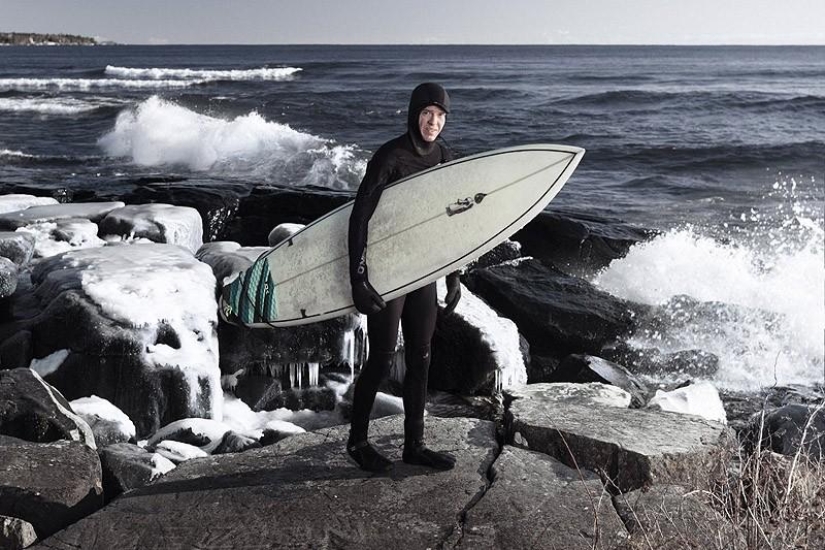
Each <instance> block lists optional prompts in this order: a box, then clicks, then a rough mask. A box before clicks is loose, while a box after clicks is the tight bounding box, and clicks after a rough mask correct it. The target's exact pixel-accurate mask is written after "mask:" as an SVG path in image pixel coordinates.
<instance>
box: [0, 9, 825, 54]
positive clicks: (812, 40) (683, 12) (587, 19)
mask: <svg viewBox="0 0 825 550" xmlns="http://www.w3.org/2000/svg"><path fill="white" fill-rule="evenodd" d="M0 31H5V32H9V31H18V32H43V33H46V32H50V33H69V34H81V35H85V36H94V37H96V38H99V39H105V40H113V41H115V42H120V43H128V44H153V43H157V44H398V43H402V44H818V45H825V0H575V1H570V0H441V1H438V2H436V1H433V0H418V1H413V0H269V1H264V0H0Z"/></svg>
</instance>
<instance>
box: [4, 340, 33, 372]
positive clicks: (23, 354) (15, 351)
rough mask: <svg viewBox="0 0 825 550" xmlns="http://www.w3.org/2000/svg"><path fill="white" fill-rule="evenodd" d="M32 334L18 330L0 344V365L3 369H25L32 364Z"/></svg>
mask: <svg viewBox="0 0 825 550" xmlns="http://www.w3.org/2000/svg"><path fill="white" fill-rule="evenodd" d="M32 359H33V357H32V333H31V332H29V331H28V330H19V331H17V332H14V333H13V335H12V336H11V337H9V338H7V339H6V340H3V343H2V344H0V365H2V367H3V368H5V369H13V368H25V365H31V362H32Z"/></svg>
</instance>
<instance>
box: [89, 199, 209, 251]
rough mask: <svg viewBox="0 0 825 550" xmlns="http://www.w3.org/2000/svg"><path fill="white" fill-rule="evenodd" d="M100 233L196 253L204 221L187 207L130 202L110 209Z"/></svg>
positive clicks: (101, 223)
mask: <svg viewBox="0 0 825 550" xmlns="http://www.w3.org/2000/svg"><path fill="white" fill-rule="evenodd" d="M100 234H101V235H104V236H106V235H117V236H121V237H124V238H138V239H148V240H150V241H152V242H156V243H167V244H177V245H180V246H182V247H184V248H186V249H187V250H189V251H190V252H191V253H192V254H194V253H195V252H197V251H198V249H199V248H200V247H201V245H203V220H201V215H200V214H199V213H198V211H197V210H195V209H194V208H190V207H188V206H173V205H171V204H130V205H128V206H124V207H123V208H118V209H117V210H113V211H111V212H109V213H108V214H107V215H106V217H105V218H103V219H102V220H101V221H100Z"/></svg>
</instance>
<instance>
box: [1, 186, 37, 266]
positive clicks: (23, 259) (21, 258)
mask: <svg viewBox="0 0 825 550" xmlns="http://www.w3.org/2000/svg"><path fill="white" fill-rule="evenodd" d="M2 198H3V197H2V196H0V199H2ZM34 243H35V239H34V235H31V234H29V233H23V232H20V231H0V257H3V258H8V259H9V260H11V261H12V262H14V263H15V264H17V265H21V266H22V265H27V264H28V263H29V262H30V261H31V259H32V255H33V254H34Z"/></svg>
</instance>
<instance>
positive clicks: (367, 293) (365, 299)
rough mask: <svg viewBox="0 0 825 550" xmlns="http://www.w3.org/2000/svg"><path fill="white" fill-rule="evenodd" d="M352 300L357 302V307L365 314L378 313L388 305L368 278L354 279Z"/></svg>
mask: <svg viewBox="0 0 825 550" xmlns="http://www.w3.org/2000/svg"><path fill="white" fill-rule="evenodd" d="M352 301H353V302H354V303H355V309H357V310H358V311H360V312H361V313H363V314H365V315H370V314H371V313H378V312H379V311H381V310H382V309H384V308H385V307H387V303H386V302H384V299H383V298H381V295H380V294H378V292H376V291H375V289H374V288H372V285H371V284H370V282H369V281H368V280H367V279H363V280H360V281H352Z"/></svg>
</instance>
